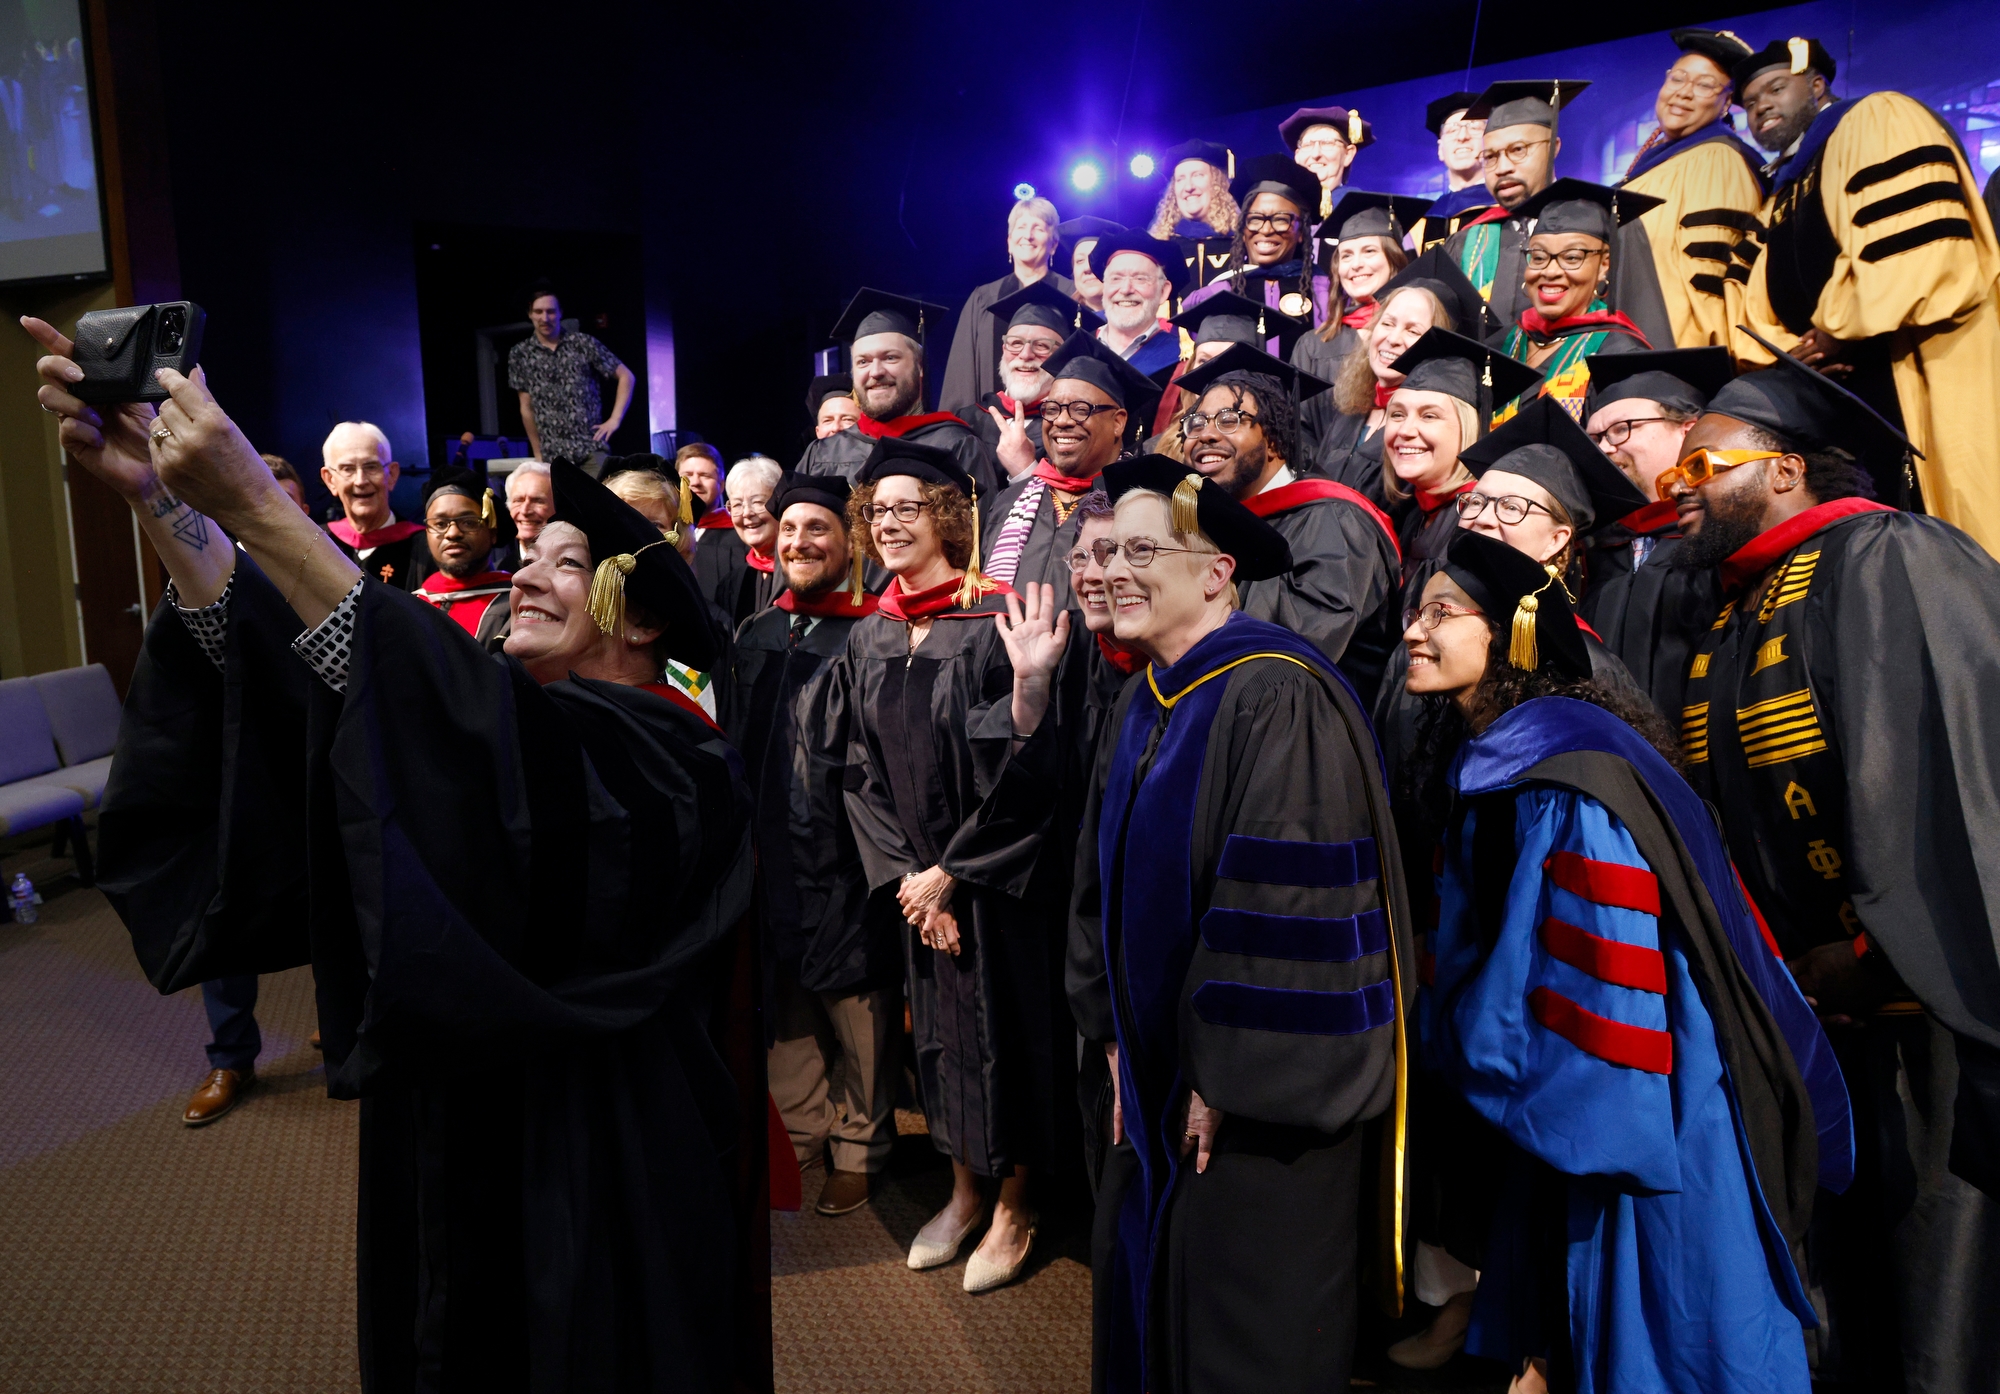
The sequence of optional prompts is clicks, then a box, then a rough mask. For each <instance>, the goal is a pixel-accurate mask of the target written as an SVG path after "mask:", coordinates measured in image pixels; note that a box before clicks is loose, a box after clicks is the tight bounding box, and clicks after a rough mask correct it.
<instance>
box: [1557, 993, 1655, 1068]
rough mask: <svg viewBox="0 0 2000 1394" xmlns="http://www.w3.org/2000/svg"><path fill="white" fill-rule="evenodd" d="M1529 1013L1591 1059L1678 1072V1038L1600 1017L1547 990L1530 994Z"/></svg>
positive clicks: (1630, 1066)
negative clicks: (1676, 1061) (1675, 1051)
mask: <svg viewBox="0 0 2000 1394" xmlns="http://www.w3.org/2000/svg"><path fill="white" fill-rule="evenodd" d="M1528 1009H1529V1010H1530V1011H1532V1012H1533V1013H1534V1014H1535V1020H1536V1021H1539V1022H1540V1023H1541V1024H1542V1025H1544V1026H1546V1027H1548V1029H1549V1030H1551V1031H1553V1032H1555V1033H1556V1034H1557V1035H1558V1036H1561V1037H1562V1038H1563V1039H1564V1040H1566V1041H1568V1042H1569V1043H1570V1044H1571V1045H1573V1046H1575V1047H1576V1048H1577V1049H1578V1050H1581V1051H1583V1052H1584V1053H1585V1054H1587V1055H1595V1056H1596V1057H1597V1058H1598V1059H1599V1060H1604V1061H1608V1062H1609V1063H1611V1064H1613V1065H1624V1066H1626V1067H1627V1068H1629V1069H1634V1070H1645V1071H1646V1072H1647V1073H1649V1074H1656V1075H1667V1074H1672V1073H1673V1072H1674V1038H1673V1037H1672V1036H1670V1035H1669V1034H1667V1033H1666V1032H1665V1031H1653V1030H1649V1029H1648V1028H1646V1027H1644V1026H1627V1025H1626V1024H1625V1023H1624V1022H1622V1021H1613V1020H1611V1019H1610V1018H1609V1017H1602V1016H1599V1015H1598V1014H1597V1013H1596V1012H1593V1011H1587V1010H1585V1009H1584V1008H1582V1007H1579V1006H1578V1005H1577V1004H1576V1003H1574V1002H1572V1001H1570V1000H1569V998H1567V997H1565V996H1563V995H1562V994H1561V993H1560V992H1556V991H1554V990H1553V989H1550V988H1546V987H1538V988H1536V989H1535V990H1534V991H1533V992H1530V993H1529V994H1528Z"/></svg>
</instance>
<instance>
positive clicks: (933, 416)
mask: <svg viewBox="0 0 2000 1394" xmlns="http://www.w3.org/2000/svg"><path fill="white" fill-rule="evenodd" d="M940 421H951V422H956V423H957V424H958V425H960V426H963V425H965V423H964V422H963V421H959V419H958V418H957V417H956V416H953V415H952V414H951V413H950V412H948V411H927V412H925V413H924V414H923V415H922V416H899V417H897V418H896V419H895V420H893V421H877V420H876V419H875V418H874V417H872V416H864V417H862V418H861V419H860V420H859V421H857V422H855V423H854V429H855V430H857V431H859V432H861V434H862V435H864V436H866V437H868V438H869V439H870V440H880V439H882V437H884V436H896V437H898V438H899V439H900V438H901V437H903V436H906V435H908V434H909V433H910V432H912V431H914V430H916V429H917V428H918V427H919V426H935V425H937V424H938V423H939V422H940Z"/></svg>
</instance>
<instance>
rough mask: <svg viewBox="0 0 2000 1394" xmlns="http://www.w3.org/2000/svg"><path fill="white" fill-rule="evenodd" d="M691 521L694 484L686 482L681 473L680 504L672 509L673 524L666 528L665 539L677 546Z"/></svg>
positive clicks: (684, 476)
mask: <svg viewBox="0 0 2000 1394" xmlns="http://www.w3.org/2000/svg"><path fill="white" fill-rule="evenodd" d="M692 522H694V485H692V484H690V483H688V478H687V476H686V475H682V476H681V499H680V504H679V506H678V507H677V508H676V509H675V510H674V525H673V526H672V527H670V528H668V529H667V530H666V535H667V541H669V542H671V543H673V544H674V546H675V547H679V546H680V545H681V539H682V538H684V537H686V536H687V529H688V525H689V524H690V523H692ZM647 545H648V546H650V545H652V544H650V543H648V544H647Z"/></svg>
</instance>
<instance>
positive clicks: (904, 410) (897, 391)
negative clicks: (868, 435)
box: [859, 377, 924, 421]
mask: <svg viewBox="0 0 2000 1394" xmlns="http://www.w3.org/2000/svg"><path fill="white" fill-rule="evenodd" d="M923 391H924V380H923V379H922V378H915V377H913V378H911V379H910V380H909V381H908V382H906V383H903V384H901V385H900V386H897V387H895V388H867V387H864V388H863V389H861V400H860V403H859V405H860V407H861V409H862V410H863V411H865V412H866V413H868V416H869V419H870V420H873V421H894V420H895V419H896V418H897V417H899V416H908V415H909V414H910V413H911V412H912V411H913V410H914V409H915V408H916V405H917V403H918V402H920V401H921V400H922V399H923ZM877 402H880V403H881V404H882V405H881V408H880V409H879V410H878V409H877V408H876V403H877Z"/></svg>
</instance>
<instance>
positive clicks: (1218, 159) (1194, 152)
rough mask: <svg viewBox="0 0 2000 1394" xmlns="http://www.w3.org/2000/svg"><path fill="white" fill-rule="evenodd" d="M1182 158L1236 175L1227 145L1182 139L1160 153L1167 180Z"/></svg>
mask: <svg viewBox="0 0 2000 1394" xmlns="http://www.w3.org/2000/svg"><path fill="white" fill-rule="evenodd" d="M1183 160H1200V161H1201V162H1202V163H1204V164H1210V165H1214V166H1215V167H1216V168H1217V169H1219V170H1221V171H1222V176H1223V178H1225V179H1234V178H1235V177H1236V154H1235V152H1234V151H1232V150H1231V149H1230V148H1229V147H1228V146H1226V145H1218V144H1216V143H1215V142H1214V141H1212V140H1184V141H1182V142H1181V143H1180V144H1179V145H1176V146H1174V147H1173V148H1172V149H1171V150H1169V151H1167V153H1166V154H1164V155H1162V156H1161V157H1160V168H1161V169H1163V170H1165V171H1166V174H1167V178H1168V179H1169V180H1171V179H1172V178H1173V177H1174V171H1175V170H1176V169H1178V168H1179V167H1180V164H1181V161H1183ZM1092 269H1093V270H1094V269H1095V268H1092Z"/></svg>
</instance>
